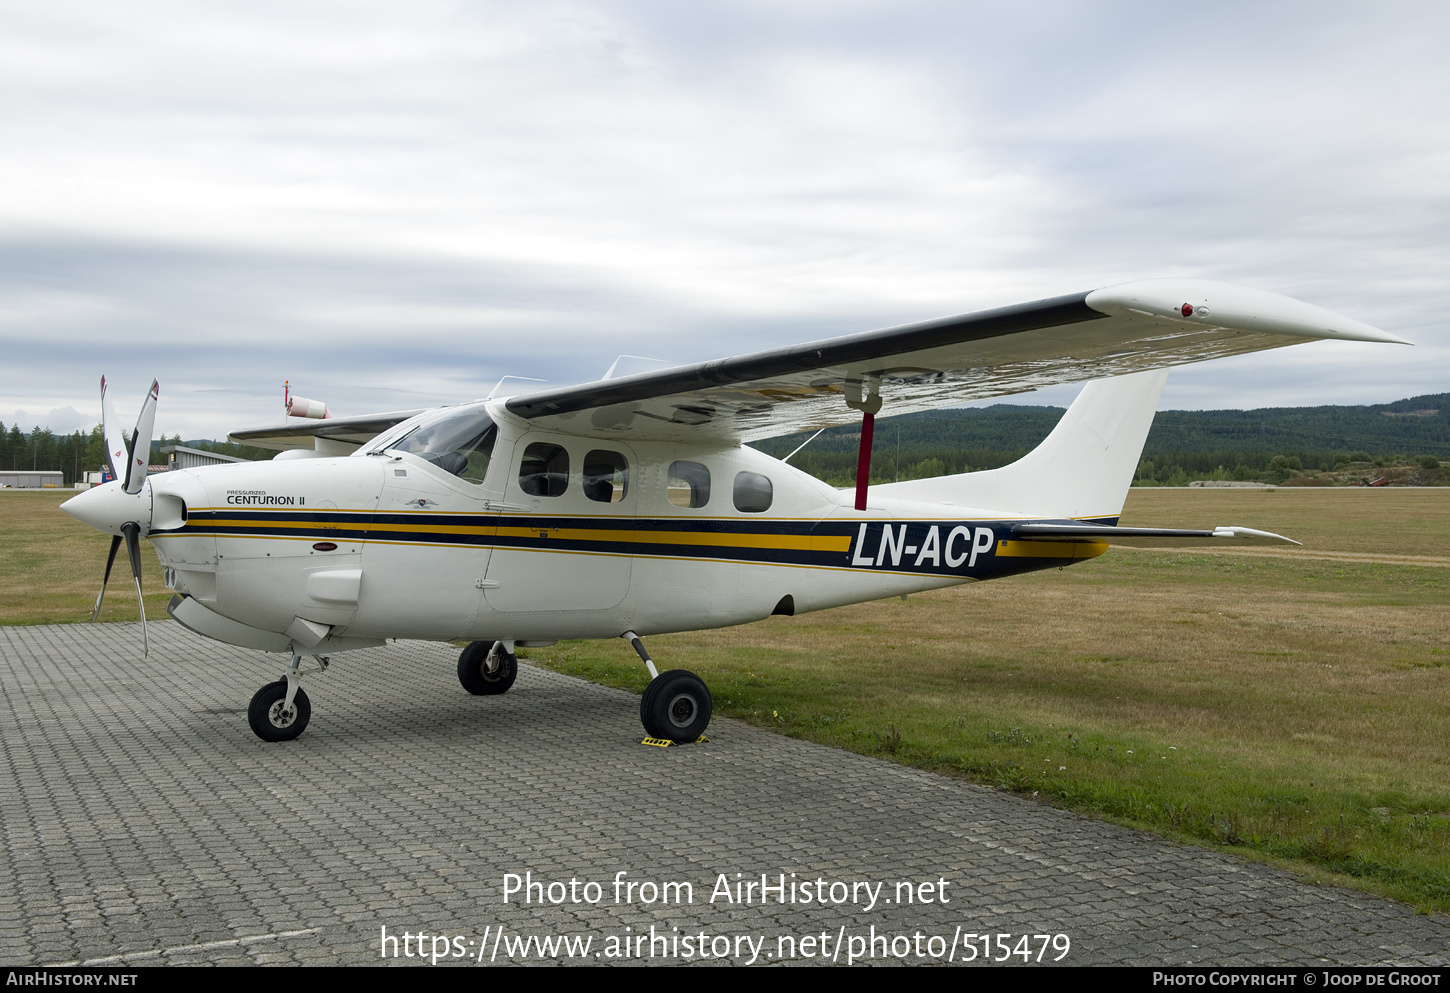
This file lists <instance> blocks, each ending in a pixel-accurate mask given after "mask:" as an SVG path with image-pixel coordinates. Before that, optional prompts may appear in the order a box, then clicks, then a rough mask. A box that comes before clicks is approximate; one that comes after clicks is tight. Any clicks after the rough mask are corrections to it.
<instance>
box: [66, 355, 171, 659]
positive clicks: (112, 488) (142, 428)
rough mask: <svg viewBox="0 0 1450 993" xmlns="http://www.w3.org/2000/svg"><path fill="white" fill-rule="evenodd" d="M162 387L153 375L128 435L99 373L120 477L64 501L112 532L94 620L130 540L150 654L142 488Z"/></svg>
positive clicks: (146, 512) (105, 424) (112, 460)
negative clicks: (143, 573)
mask: <svg viewBox="0 0 1450 993" xmlns="http://www.w3.org/2000/svg"><path fill="white" fill-rule="evenodd" d="M158 392H159V384H158V383H157V382H156V381H155V380H152V381H151V391H150V392H149V393H148V394H147V395H146V400H145V402H143V403H142V404H141V413H140V414H139V415H138V416H137V417H136V427H135V430H133V431H132V432H131V437H130V439H129V440H127V438H126V436H125V434H124V433H123V432H122V430H121V428H120V426H119V424H118V423H117V420H116V408H115V407H114V405H112V403H111V397H110V394H109V393H108V392H107V390H106V377H104V376H102V377H101V433H102V434H103V435H104V436H105V441H106V464H107V466H108V467H109V468H110V470H111V475H112V476H114V477H115V479H116V481H115V482H114V483H108V484H106V485H105V486H102V487H98V488H97V489H95V490H87V491H86V492H85V493H82V494H81V495H79V496H76V497H74V498H72V499H70V500H68V501H66V503H65V504H64V505H63V507H64V509H65V510H66V511H67V512H68V513H70V514H71V515H72V516H74V517H76V518H78V519H80V520H82V521H84V522H85V523H87V524H90V525H91V526H92V527H96V528H99V529H100V530H102V531H109V532H110V533H111V536H112V537H111V551H110V554H109V555H107V556H106V574H105V576H104V577H103V578H102V579H101V591H100V592H99V593H97V594H96V605H95V607H94V608H93V609H92V610H91V621H92V623H94V622H95V621H96V620H97V619H98V618H99V617H100V615H101V601H102V600H103V599H105V596H106V584H108V583H109V582H110V581H111V568H112V567H113V566H114V565H115V564H116V552H117V551H118V550H119V549H120V547H121V543H122V542H123V541H124V542H125V543H126V557H127V558H128V559H129V560H130V562H131V578H132V579H133V580H134V581H135V583H136V603H137V606H138V607H139V609H140V614H141V642H142V645H143V646H144V652H145V655H146V656H147V657H149V656H150V654H151V640H150V638H149V637H148V635H147V633H146V601H145V600H144V599H143V598H142V595H141V534H142V532H143V528H142V524H141V521H145V522H146V528H148V529H149V527H150V524H151V494H150V493H149V492H147V493H145V494H142V493H141V491H142V489H143V488H145V486H146V473H147V471H148V463H149V461H150V456H151V430H152V428H153V427H154V426H155V423H156V400H157V396H158ZM118 490H119V492H117V491H118ZM132 498H135V499H132ZM117 532H119V533H117Z"/></svg>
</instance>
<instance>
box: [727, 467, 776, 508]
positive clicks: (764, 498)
mask: <svg viewBox="0 0 1450 993" xmlns="http://www.w3.org/2000/svg"><path fill="white" fill-rule="evenodd" d="M773 496H774V491H773V490H772V488H771V485H770V480H769V479H767V478H766V477H765V476H762V475H761V474H760V473H758V472H738V473H736V474H735V509H736V510H738V511H740V512H741V513H743V514H759V513H761V512H762V511H766V510H769V509H770V501H771V499H772V498H773Z"/></svg>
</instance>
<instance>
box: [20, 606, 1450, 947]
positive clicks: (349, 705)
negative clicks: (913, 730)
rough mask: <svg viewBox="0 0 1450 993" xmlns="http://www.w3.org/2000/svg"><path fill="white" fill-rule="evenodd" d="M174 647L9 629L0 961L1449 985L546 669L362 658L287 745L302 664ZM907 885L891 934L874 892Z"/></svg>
mask: <svg viewBox="0 0 1450 993" xmlns="http://www.w3.org/2000/svg"><path fill="white" fill-rule="evenodd" d="M151 646H152V652H151V659H150V660H149V661H142V660H141V659H140V644H139V632H138V630H137V628H136V627H135V626H134V625H125V624H106V625H81V624H76V625H60V626H52V627H28V628H26V627H10V628H0V701H3V702H0V745H3V754H4V761H5V771H4V775H3V780H0V826H3V837H4V854H3V858H0V962H3V963H6V964H28V965H33V964H46V963H65V962H95V961H97V960H100V961H101V962H106V963H118V964H147V963H158V962H212V963H247V962H256V963H269V962H278V963H299V964H301V963H335V964H367V963H378V962H381V961H383V959H382V958H381V957H380V954H381V942H380V939H381V938H382V929H383V928H386V929H387V933H388V934H389V935H395V936H397V937H399V938H402V937H403V936H404V935H405V934H406V935H408V936H410V941H409V942H408V943H407V947H406V948H405V947H404V944H405V943H404V942H402V941H399V942H397V945H398V946H399V947H398V950H399V952H400V953H401V952H403V951H405V950H412V951H416V945H415V944H414V943H412V940H411V936H412V935H415V934H418V933H423V934H426V935H429V936H430V939H429V941H428V942H427V948H428V950H429V951H432V950H434V944H433V942H432V940H431V936H434V935H443V936H449V938H450V939H451V937H452V936H458V937H459V940H458V942H457V943H456V944H455V943H454V942H452V941H451V940H450V941H448V942H447V943H446V944H445V945H444V946H442V948H443V950H445V951H446V952H448V953H452V952H454V951H457V950H460V949H461V950H464V951H466V952H467V953H468V956H469V958H470V959H474V958H477V957H478V949H479V948H480V947H482V948H483V950H484V955H483V958H484V959H485V961H492V960H494V953H493V949H494V948H495V947H496V948H497V949H498V952H497V958H496V960H497V961H499V962H503V961H506V960H509V959H510V957H511V956H510V948H511V945H512V946H514V947H513V955H512V958H513V959H515V960H517V959H519V958H522V957H524V955H523V953H522V952H521V951H520V950H519V949H518V948H517V946H516V943H517V942H518V941H519V940H521V939H523V938H527V937H530V936H533V937H550V936H558V935H568V936H571V937H578V938H580V939H583V938H590V939H592V944H591V945H590V947H589V950H588V952H587V953H586V954H585V955H584V956H583V957H584V960H585V961H590V962H596V961H597V962H609V961H613V959H611V957H610V951H611V949H612V950H613V952H614V953H615V954H616V955H623V954H624V951H625V949H626V947H627V948H628V949H629V951H630V954H631V956H633V955H634V954H635V953H636V952H638V953H639V954H642V955H643V956H644V957H645V958H646V959H648V958H649V939H650V935H651V931H650V929H651V927H653V929H654V931H653V936H654V938H655V939H657V940H656V941H655V943H654V946H653V947H654V950H655V958H654V959H653V961H656V962H664V961H676V960H677V959H675V958H674V957H673V956H674V955H676V954H678V955H679V956H680V958H684V957H685V955H684V952H685V950H687V949H691V950H693V949H698V948H699V947H700V946H701V945H702V944H703V946H704V948H705V950H706V951H707V952H708V953H709V954H710V955H711V956H714V955H716V954H719V953H720V952H722V950H724V948H725V946H726V945H728V946H729V957H728V958H726V959H725V960H726V961H732V962H737V963H739V962H748V961H749V960H750V959H751V946H750V945H749V944H747V943H746V939H749V941H751V942H756V943H758V944H756V945H755V947H756V948H758V949H759V952H758V958H757V959H756V961H757V962H768V961H778V959H776V958H775V957H774V956H775V955H777V954H778V953H779V952H780V951H781V950H782V949H784V950H786V951H789V948H790V945H789V944H785V945H782V944H779V943H778V942H779V940H780V939H782V938H789V939H793V940H794V941H795V942H796V944H795V948H796V954H797V961H807V959H806V958H804V955H805V953H806V952H807V951H809V952H810V953H811V954H812V955H820V954H821V953H822V952H824V954H825V955H827V956H831V955H832V954H833V952H834V951H835V949H836V947H837V945H838V944H839V945H840V952H839V959H838V960H839V961H844V960H845V959H846V958H847V956H848V955H849V954H850V953H851V952H852V950H853V948H854V950H856V951H858V952H860V953H862V954H870V953H873V952H874V953H875V960H876V961H882V960H883V959H885V960H887V961H893V962H895V961H905V962H908V963H916V962H931V961H934V960H935V959H934V958H933V955H934V954H935V953H936V952H938V951H941V950H943V949H944V948H945V946H946V944H947V942H951V943H952V944H953V947H954V954H955V957H956V959H957V960H961V959H962V958H964V957H965V956H966V955H968V954H971V953H970V952H968V951H966V950H965V947H964V946H963V945H962V944H961V943H959V942H958V941H957V936H958V934H959V933H962V934H965V933H975V934H988V935H993V936H995V935H997V934H1006V935H1012V936H1013V938H1012V939H1011V942H1010V944H1011V945H1012V946H1013V947H1019V948H1020V945H1019V944H1018V940H1019V937H1020V936H1021V935H1029V936H1031V935H1036V934H1051V935H1057V934H1065V935H1067V936H1068V938H1069V939H1070V941H1071V951H1070V952H1069V953H1068V955H1067V957H1066V959H1065V960H1064V961H1065V962H1067V963H1073V964H1098V963H1114V964H1144V965H1155V964H1163V965H1183V964H1189V963H1193V964H1212V965H1233V964H1243V965H1253V964H1282V965H1313V964H1316V963H1325V962H1328V963H1335V964H1345V965H1370V964H1391V963H1393V964H1404V965H1444V964H1446V962H1447V958H1450V920H1447V919H1446V918H1444V917H1439V916H1435V917H1427V916H1421V915H1417V914H1415V913H1414V912H1413V911H1412V910H1409V909H1407V908H1405V907H1402V906H1400V905H1398V904H1395V903H1391V902H1389V901H1385V900H1379V899H1375V898H1372V897H1367V896H1364V895H1362V894H1358V893H1354V892H1350V891H1345V890H1340V889H1332V888H1323V887H1315V886H1309V885H1305V884H1304V883H1301V882H1299V881H1298V880H1297V879H1295V878H1294V877H1293V876H1290V875H1288V874H1286V873H1283V872H1279V871H1276V870H1274V869H1271V868H1267V867H1264V866H1260V865H1256V864H1251V863H1246V862H1242V861H1239V860H1237V859H1234V858H1231V857H1228V856H1224V855H1220V854H1218V853H1215V852H1209V851H1204V850H1201V849H1196V848H1189V847H1182V846H1177V845H1173V844H1169V843H1167V842H1164V841H1161V840H1158V839H1155V838H1153V837H1150V836H1148V835H1143V834H1139V833H1136V832H1133V831H1128V830H1125V829H1122V828H1118V827H1114V826H1112V825H1108V824H1103V823H1100V822H1097V821H1093V820H1090V819H1088V818H1085V817H1080V816H1077V815H1074V814H1070V813H1065V812H1063V811H1060V810H1055V809H1053V808H1051V807H1047V806H1044V805H1040V804H1036V803H1032V802H1029V801H1025V800H1022V799H1020V798H1017V797H1014V796H1010V795H1006V794H1002V793H998V792H995V791H992V790H989V789H984V788H981V787H977V786H972V785H969V784H966V783H962V782H958V781H955V780H951V779H945V778H941V777H939V776H935V775H931V774H928V773H924V772H918V771H914V770H911V769H904V768H901V767H899V766H896V765H892V764H890V763H887V762H882V761H878V760H875V759H871V758H866V757H862V756H858V755H851V754H847V753H844V752H839V751H834V750H832V749H829V748H823V747H820V746H816V745H811V744H806V743H804V742H800V741H794V740H791V739H789V738H784V737H780V736H777V735H773V734H770V733H768V732H765V731H761V730H757V729H754V728H751V727H748V726H746V725H744V724H740V723H737V722H734V721H727V720H717V721H716V722H715V723H714V724H712V725H711V728H710V732H709V734H710V738H711V741H710V742H709V743H708V744H706V745H698V746H687V747H683V748H671V749H667V750H666V749H656V748H649V747H646V746H642V745H640V744H639V740H638V739H639V735H640V733H641V732H640V730H639V725H638V698H637V697H634V696H632V695H630V694H628V693H623V692H620V691H617V690H610V689H605V688H602V687H598V686H593V685H591V684H589V683H585V682H581V681H579V680H575V679H570V678H567V677H564V676H559V675H555V674H553V673H549V672H545V671H541V670H538V669H535V668H532V667H529V666H527V665H525V666H521V667H520V672H519V678H518V682H517V683H516V684H515V686H514V688H513V689H512V690H511V691H510V692H509V693H507V694H506V695H504V696H501V697H472V696H469V695H468V694H467V693H465V692H464V691H463V690H462V689H461V688H460V687H459V686H458V684H457V681H456V678H455V661H456V657H457V653H456V650H455V649H453V648H452V647H450V646H448V645H434V644H427V643H421V642H407V643H399V644H396V645H392V646H389V647H387V648H385V649H376V650H370V651H363V652H353V653H347V654H343V655H338V656H336V657H335V658H334V660H333V666H332V668H331V669H330V670H329V671H328V672H327V673H326V674H322V675H318V676H311V677H307V678H306V679H304V685H305V686H306V687H307V689H308V692H309V694H310V696H311V699H312V703H313V717H312V724H311V726H310V727H309V728H308V730H307V732H306V733H305V734H304V735H303V736H302V737H301V738H300V739H298V740H297V741H295V742H292V743H289V744H266V743H263V742H261V741H259V740H258V739H256V738H255V737H254V736H253V735H252V733H251V731H250V730H249V729H248V728H247V723H246V710H245V708H246V706H247V702H248V700H249V699H250V698H251V695H252V693H253V692H254V691H255V690H256V689H257V688H258V687H260V686H261V685H262V684H263V683H264V682H269V681H271V680H274V679H276V678H277V677H278V675H279V673H280V670H281V662H280V661H279V657H278V656H264V655H262V654H260V653H257V652H251V651H246V650H242V649H235V648H229V647H227V646H225V645H221V644H218V643H215V642H210V641H207V640H205V639H202V638H199V637H197V636H194V635H192V634H190V633H189V632H187V631H186V630H184V629H182V628H181V627H179V626H178V625H176V624H175V623H173V622H169V621H164V622H160V623H153V624H152V625H151ZM677 662H678V660H677ZM525 872H530V873H532V878H533V879H534V880H535V881H543V882H545V883H548V882H562V883H566V884H567V883H568V882H569V881H570V880H571V879H573V880H577V881H578V887H577V888H576V890H575V891H574V893H572V894H568V895H565V897H564V898H565V902H563V903H560V904H553V903H549V902H547V893H545V894H544V895H543V899H544V902H543V903H542V904H541V903H540V902H539V899H540V894H539V893H537V892H536V893H535V894H534V896H535V902H534V903H533V904H532V905H525V904H521V903H520V902H519V900H520V899H521V896H520V897H515V898H514V901H513V902H510V903H508V904H505V903H504V900H503V883H504V877H505V874H508V873H518V874H523V873H525ZM618 873H624V876H622V877H620V878H622V880H623V881H624V882H625V883H626V884H628V883H631V882H632V883H641V884H644V883H653V884H656V885H658V884H662V883H665V882H679V883H684V882H688V883H690V884H692V885H693V888H694V891H693V896H694V901H693V903H683V902H678V903H677V902H676V898H677V897H678V892H677V891H671V897H670V902H669V903H665V902H662V901H660V900H658V899H656V900H655V902H653V903H650V902H648V898H649V897H650V896H652V895H655V894H654V893H652V891H651V889H650V887H647V886H646V887H643V888H638V887H637V888H636V889H635V890H634V891H633V892H632V893H630V892H628V891H622V893H621V895H623V896H625V897H627V899H626V900H624V901H623V902H616V901H615V889H614V880H615V879H616V875H617V874H618ZM737 873H739V874H740V876H739V877H737V876H736V874H737ZM792 873H794V874H795V875H794V877H793V878H792V876H791V874H792ZM721 874H724V876H725V879H726V880H727V881H728V882H729V883H731V884H734V883H736V882H737V881H740V882H744V881H754V882H756V883H757V884H758V883H759V881H760V878H761V876H762V874H765V875H766V876H768V877H769V878H770V880H771V881H772V882H773V881H775V880H776V879H777V878H778V877H779V876H780V875H781V874H785V877H786V882H787V885H789V884H790V883H791V882H794V883H795V884H796V885H797V889H796V891H795V892H796V895H797V897H800V896H801V895H802V893H803V891H802V889H801V888H800V887H801V884H804V883H806V882H809V883H810V886H811V888H812V890H814V888H815V887H816V885H817V881H818V880H824V881H825V883H826V884H827V886H826V887H825V894H824V895H825V897H826V898H827V903H826V904H825V905H824V906H823V905H822V904H821V902H819V901H813V902H811V903H809V904H807V903H802V902H796V903H790V902H787V903H784V904H782V903H780V902H777V901H776V899H775V897H774V894H773V893H772V894H769V895H768V902H766V903H762V902H761V901H760V893H759V889H758V886H757V890H756V892H755V893H754V894H752V896H753V898H754V899H753V900H752V901H751V902H750V903H748V904H730V903H726V902H724V901H723V900H722V899H716V900H715V901H714V902H713V903H712V902H710V895H711V892H712V888H713V887H714V886H715V884H716V883H717V881H718V880H719V878H720V875H721ZM942 879H944V880H946V882H947V883H948V884H949V885H948V886H947V887H946V889H945V893H946V895H947V898H948V899H949V900H950V902H949V903H947V902H943V901H937V902H932V903H915V904H910V905H907V904H902V903H898V902H896V901H897V896H898V891H897V889H896V884H897V883H899V882H911V883H913V884H917V885H918V886H919V885H920V884H923V883H927V882H932V883H935V882H937V881H939V880H942ZM591 882H592V883H598V884H600V888H599V890H598V893H597V894H596V893H595V891H594V890H592V889H587V888H585V886H584V884H586V883H591ZM831 883H841V884H845V885H843V886H840V887H837V888H836V890H835V891H834V894H833V893H832V891H831V890H830V888H829V884H831ZM878 883H880V884H884V886H883V887H882V888H881V889H880V890H879V891H877V903H876V904H875V906H870V905H869V899H868V897H867V895H866V890H865V889H864V888H862V887H861V886H853V884H869V885H870V886H872V887H875V886H876V884H878ZM563 890H564V887H555V889H554V891H553V895H554V896H556V897H559V896H561V895H563ZM939 893H940V890H939V889H937V888H932V889H920V888H919V889H916V890H914V891H913V894H914V895H915V896H917V897H927V898H932V899H935V898H936V897H937V896H938V894H939ZM576 895H577V898H578V900H579V902H573V900H574V897H575V896H576ZM596 895H597V897H598V900H597V902H595V903H591V902H587V898H588V897H593V896H596ZM901 895H902V896H903V897H904V896H905V891H904V890H903V891H901ZM833 896H835V897H842V898H843V900H844V902H839V903H837V902H832V897H833ZM787 897H789V891H787ZM680 899H681V900H682V899H683V898H682V897H680ZM887 900H890V901H892V902H890V903H887V902H885V901H887ZM500 928H502V929H503V930H502V938H501V939H500V937H499V936H500V931H499V929H500ZM872 928H874V929H875V930H874V932H873V931H872ZM626 929H627V930H626ZM959 929H960V930H959ZM918 934H919V935H921V937H920V938H919V939H918V938H916V937H915V936H916V935H918ZM641 935H643V936H644V938H645V944H644V946H642V947H641V946H640V945H638V944H637V943H635V942H633V941H631V942H630V944H629V945H628V946H626V945H625V944H623V943H622V939H625V938H629V939H635V938H638V937H639V936H641ZM700 935H703V936H704V937H703V939H701V938H700V937H699V936H700ZM683 936H688V937H689V939H690V940H689V942H687V943H681V944H672V942H674V941H676V939H681V938H682V937H683ZM873 937H874V938H875V939H876V941H875V942H874V943H873V941H872V939H873ZM807 938H809V939H810V941H809V942H807V941H805V940H804V939H807ZM932 938H937V939H938V940H937V941H936V942H932V941H931V940H930V939H932ZM727 939H728V940H727ZM762 939H763V944H759V943H760V942H761V941H762ZM893 940H894V941H895V944H894V945H893V944H891V942H892V941H893ZM978 941H979V942H980V939H978ZM995 941H996V939H995V937H993V938H991V939H989V942H992V944H991V945H990V950H991V952H992V953H993V954H994V955H1000V954H1002V952H1001V950H1000V949H999V947H998V946H997V945H996V944H995ZM611 942H612V944H611ZM853 942H854V943H855V944H854V946H853ZM1029 944H1030V945H1031V947H1032V950H1033V952H1032V953H1033V956H1034V957H1035V956H1036V954H1037V948H1038V946H1039V945H1040V941H1034V940H1033V939H1031V938H1029ZM907 946H909V948H910V950H909V951H908V952H907V954H906V956H905V957H904V958H897V957H894V956H895V955H899V954H900V953H901V952H902V950H903V948H904V947H907ZM971 947H972V948H973V949H974V950H976V951H977V954H978V956H979V959H978V961H979V962H980V954H981V952H980V944H976V945H973V946H971ZM737 949H738V950H739V951H740V954H739V956H738V957H736V956H735V952H736V950H737ZM389 950H390V951H391V947H390V948H389ZM537 952H538V946H537V945H530V946H529V951H528V956H527V957H529V958H537V957H538V956H537ZM1055 955H1056V952H1054V951H1052V950H1051V949H1049V950H1048V952H1047V954H1046V956H1045V957H1046V958H1047V959H1051V958H1053V957H1055ZM562 957H563V956H562V955H559V954H556V955H554V956H552V957H551V960H557V959H560V958H562ZM692 958H693V959H695V960H698V952H695V954H694V955H693V956H692ZM711 960H712V961H714V960H715V959H713V958H712V959H711ZM399 961H400V963H402V964H407V963H412V964H416V963H417V962H418V960H417V959H416V958H412V959H409V958H406V957H401V958H400V960H399ZM809 961H815V959H809ZM1011 961H1013V962H1017V961H1020V955H1019V956H1017V957H1014V958H1013V959H1011Z"/></svg>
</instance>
